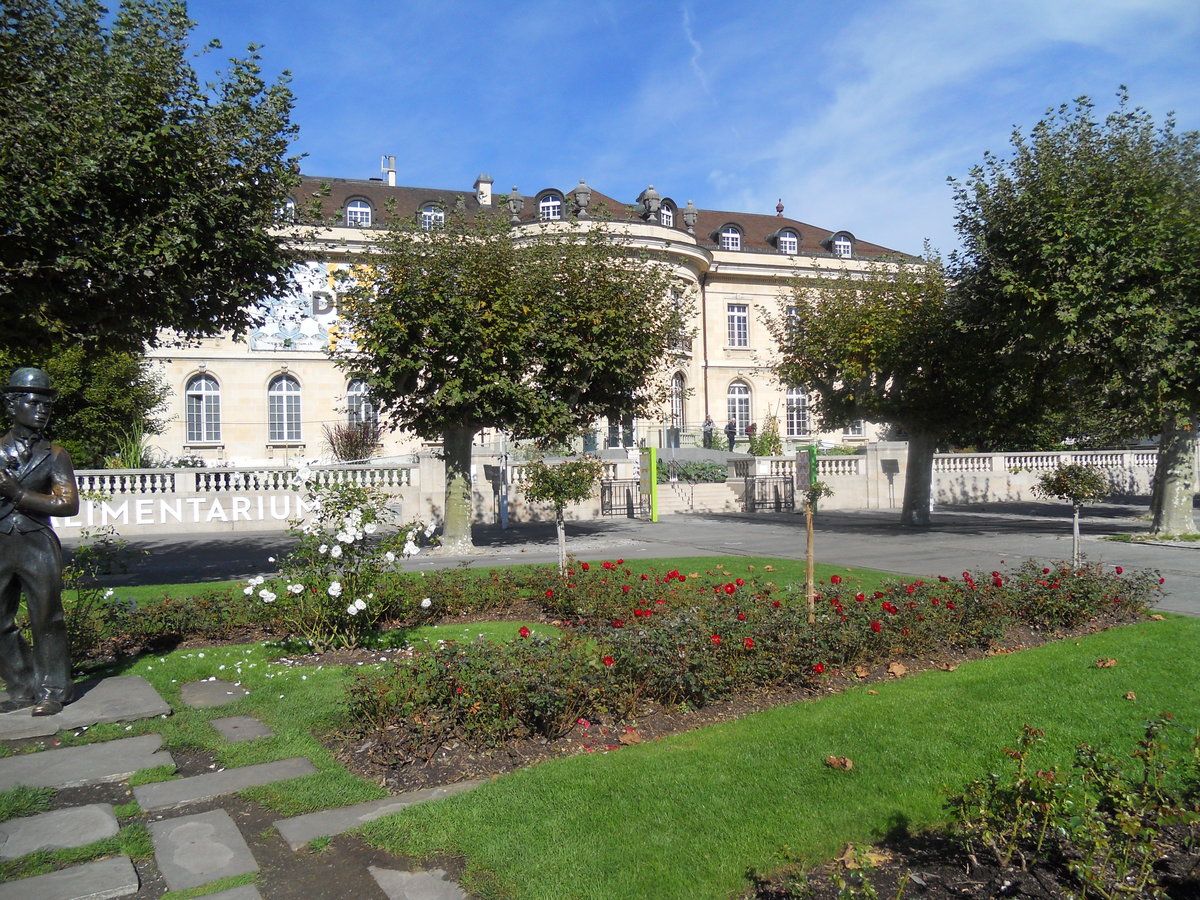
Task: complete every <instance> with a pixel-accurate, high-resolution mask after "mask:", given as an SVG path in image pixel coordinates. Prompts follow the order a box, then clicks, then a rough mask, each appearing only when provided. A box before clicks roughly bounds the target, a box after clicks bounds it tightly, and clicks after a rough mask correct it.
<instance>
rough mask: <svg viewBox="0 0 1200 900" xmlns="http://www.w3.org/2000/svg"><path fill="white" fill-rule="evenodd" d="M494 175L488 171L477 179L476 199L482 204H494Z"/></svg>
mask: <svg viewBox="0 0 1200 900" xmlns="http://www.w3.org/2000/svg"><path fill="white" fill-rule="evenodd" d="M493 183H494V182H493V181H492V176H491V175H488V174H487V173H486V172H485V173H484V174H482V175H480V176H479V177H478V178H476V179H475V199H476V200H477V201H479V205H480V206H491V205H492V184H493Z"/></svg>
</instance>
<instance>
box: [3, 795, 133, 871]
mask: <svg viewBox="0 0 1200 900" xmlns="http://www.w3.org/2000/svg"><path fill="white" fill-rule="evenodd" d="M119 830H120V826H118V825H117V817H116V816H115V815H114V814H113V808H112V804H111V803H92V804H90V805H88V806H73V807H71V808H69V809H56V810H53V811H51V812H45V813H39V814H38V815H36V816H22V817H21V818H19V819H9V820H8V821H7V822H0V859H16V858H17V857H19V856H24V855H25V854H26V853H36V852H37V851H38V850H62V849H63V848H65V847H82V846H84V845H85V844H92V843H95V842H96V841H102V840H104V839H105V838H110V837H114V836H115V835H116V833H117V832H118V831H119Z"/></svg>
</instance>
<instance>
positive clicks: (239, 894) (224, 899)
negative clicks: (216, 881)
mask: <svg viewBox="0 0 1200 900" xmlns="http://www.w3.org/2000/svg"><path fill="white" fill-rule="evenodd" d="M204 900H262V894H260V893H259V892H258V888H256V887H255V886H254V885H252V884H247V885H243V886H242V887H235V888H230V889H229V890H227V891H221V893H219V894H205V895H204Z"/></svg>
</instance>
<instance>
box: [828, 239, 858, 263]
mask: <svg viewBox="0 0 1200 900" xmlns="http://www.w3.org/2000/svg"><path fill="white" fill-rule="evenodd" d="M831 249H832V250H833V255H834V256H836V257H838V258H839V259H850V257H852V256H854V240H853V239H852V238H851V237H850V235H848V234H838V235H834V238H833V244H832V245H831Z"/></svg>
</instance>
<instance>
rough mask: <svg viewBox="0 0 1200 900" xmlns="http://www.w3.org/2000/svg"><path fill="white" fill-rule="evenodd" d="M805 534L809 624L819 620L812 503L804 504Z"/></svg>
mask: <svg viewBox="0 0 1200 900" xmlns="http://www.w3.org/2000/svg"><path fill="white" fill-rule="evenodd" d="M804 534H805V536H806V538H807V547H806V549H805V552H804V561H805V566H804V574H805V581H806V585H807V590H806V594H805V596H806V597H807V598H808V624H809V625H812V624H813V623H815V622H816V621H817V586H816V583H815V582H814V580H813V508H812V504H811V503H805V504H804Z"/></svg>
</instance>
